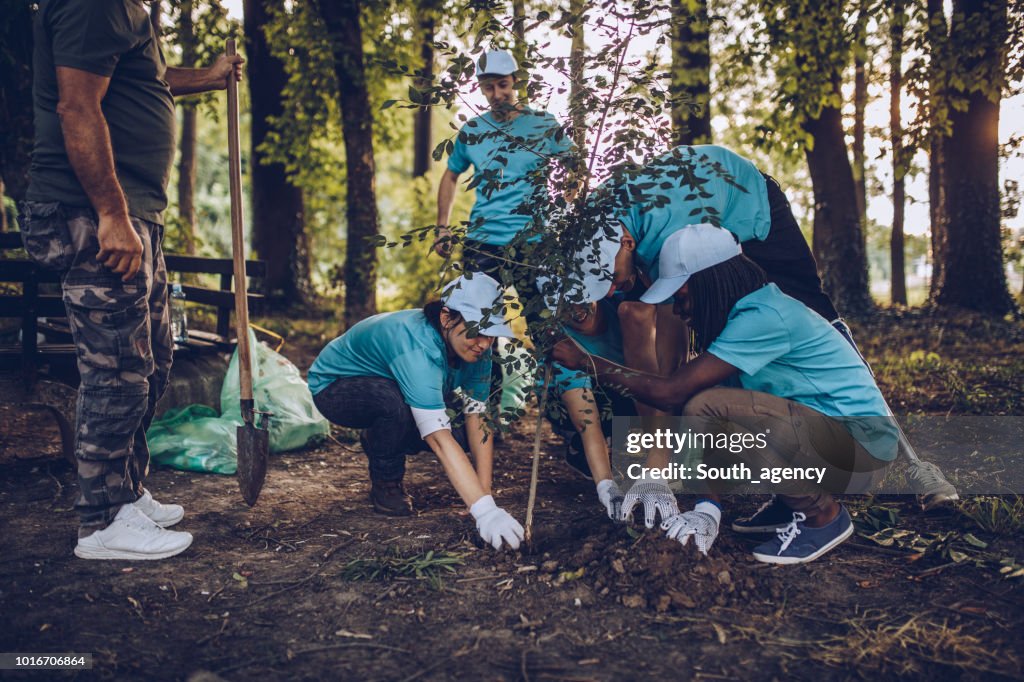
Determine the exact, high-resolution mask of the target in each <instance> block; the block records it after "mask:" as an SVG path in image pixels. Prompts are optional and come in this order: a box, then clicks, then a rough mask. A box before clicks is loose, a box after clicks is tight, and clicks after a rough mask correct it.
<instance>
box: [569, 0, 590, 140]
mask: <svg viewBox="0 0 1024 682" xmlns="http://www.w3.org/2000/svg"><path fill="white" fill-rule="evenodd" d="M586 9H587V6H586V3H585V2H584V0H570V2H569V13H570V14H571V15H572V16H573V21H572V26H571V30H572V47H571V48H570V51H569V117H570V119H571V120H572V139H573V142H575V143H576V147H577V148H578V149H579V150H580V154H581V155H582V156H583V157H584V158H585V157H586V147H587V111H586V105H587V103H586V99H585V97H584V94H583V93H584V84H585V83H586V72H585V71H586V47H587V44H586V36H585V34H584V31H585V30H586V28H585V25H584V23H583V13H584V12H585V11H586Z"/></svg>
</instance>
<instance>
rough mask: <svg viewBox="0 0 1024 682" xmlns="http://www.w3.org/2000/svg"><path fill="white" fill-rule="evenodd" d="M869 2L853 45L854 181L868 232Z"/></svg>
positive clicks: (862, 9)
mask: <svg viewBox="0 0 1024 682" xmlns="http://www.w3.org/2000/svg"><path fill="white" fill-rule="evenodd" d="M865 5H866V2H864V1H863V0H862V2H861V3H860V7H859V9H858V14H857V26H856V30H855V33H854V44H853V50H854V53H853V181H854V183H855V187H856V188H857V210H859V211H860V217H861V229H864V230H867V225H868V223H867V211H868V198H867V197H868V192H867V173H866V171H865V163H864V112H865V110H866V109H867V106H868V78H867V56H868V54H867V53H868V41H867V37H868V34H867V21H868V12H867V8H866V7H865Z"/></svg>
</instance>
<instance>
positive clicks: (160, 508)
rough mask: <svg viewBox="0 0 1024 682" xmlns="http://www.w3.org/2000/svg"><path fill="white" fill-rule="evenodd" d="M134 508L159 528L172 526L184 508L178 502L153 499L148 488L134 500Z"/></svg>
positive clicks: (179, 518) (179, 519)
mask: <svg viewBox="0 0 1024 682" xmlns="http://www.w3.org/2000/svg"><path fill="white" fill-rule="evenodd" d="M135 508H136V509H138V510H139V511H140V512H142V513H143V514H145V515H146V516H148V517H149V520H150V521H152V522H153V523H155V524H156V525H158V526H160V527H161V528H168V527H170V526H173V525H174V524H176V523H177V522H178V521H181V519H182V518H183V517H184V516H185V509H184V508H183V507H182V506H181V505H180V504H161V503H160V502H157V501H156V500H154V499H153V496H152V495H151V494H150V492H149V491H148V490H145V491H144V493H143V495H142V497H140V498H139V499H137V500H135Z"/></svg>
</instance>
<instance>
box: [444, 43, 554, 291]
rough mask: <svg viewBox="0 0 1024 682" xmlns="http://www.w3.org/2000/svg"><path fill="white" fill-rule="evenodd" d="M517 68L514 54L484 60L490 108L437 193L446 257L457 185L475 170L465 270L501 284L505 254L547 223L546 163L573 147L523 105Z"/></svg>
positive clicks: (480, 66) (474, 123)
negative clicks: (517, 239) (523, 236)
mask: <svg viewBox="0 0 1024 682" xmlns="http://www.w3.org/2000/svg"><path fill="white" fill-rule="evenodd" d="M518 70H519V69H518V65H517V64H516V60H515V58H514V57H513V56H512V55H511V54H510V53H509V52H508V51H507V50H491V51H489V52H486V53H485V54H484V55H483V56H481V58H480V59H479V61H478V62H477V65H476V76H477V82H478V84H479V87H480V91H481V92H482V93H483V95H484V97H485V98H486V99H487V104H488V106H489V110H488V111H486V112H484V113H483V114H481V115H479V116H476V117H474V118H472V119H470V120H469V121H467V122H466V124H465V125H464V126H463V127H462V129H461V130H460V131H459V134H458V136H457V137H456V140H455V147H454V149H453V150H452V153H451V156H449V158H448V168H447V169H446V170H445V172H444V175H443V176H442V177H441V183H440V186H439V187H438V192H437V224H438V225H439V226H440V227H439V229H438V234H437V239H436V240H435V242H434V250H435V251H436V252H437V253H438V254H439V255H442V256H447V255H448V253H449V252H450V249H451V236H452V233H451V230H449V229H448V227H447V226H448V224H449V219H450V217H451V210H452V202H453V201H454V199H455V190H456V184H457V182H458V179H459V176H460V175H461V174H462V173H464V172H465V171H466V170H468V169H469V167H470V166H472V167H473V179H472V181H471V182H470V187H473V188H475V190H476V201H475V203H474V204H473V210H472V212H471V213H470V218H469V226H468V229H467V233H466V237H465V240H464V241H463V259H464V266H465V267H464V270H465V271H466V272H470V271H478V272H484V273H487V274H489V275H491V276H493V277H495V278H496V279H499V280H500V279H501V278H500V276H499V275H498V271H499V270H500V269H502V266H503V265H505V266H506V269H507V265H508V264H507V262H506V260H505V255H504V253H503V251H504V248H505V247H506V246H507V245H508V244H509V243H510V242H511V241H512V240H513V239H514V238H515V237H516V235H518V234H520V233H521V232H523V231H524V230H527V229H530V228H539V227H540V225H538V224H537V223H536V221H542V220H543V212H541V211H538V210H537V207H538V206H546V205H547V204H548V199H547V175H548V174H547V172H546V168H545V166H546V164H547V163H548V161H549V160H550V159H551V158H552V157H554V156H555V155H557V154H561V153H563V152H566V151H568V150H569V149H571V147H572V142H571V141H570V139H569V138H568V136H566V135H565V132H564V130H563V129H562V126H561V124H559V122H558V120H557V119H555V117H554V116H552V115H551V114H548V113H547V112H543V111H535V110H533V109H531V108H529V107H527V106H525V105H523V104H522V103H520V102H519V101H518V94H517V92H516V84H517V82H518V80H517V74H518ZM516 279H517V280H518V279H520V278H516ZM523 279H525V278H523ZM519 293H520V295H525V292H523V291H520V292H519Z"/></svg>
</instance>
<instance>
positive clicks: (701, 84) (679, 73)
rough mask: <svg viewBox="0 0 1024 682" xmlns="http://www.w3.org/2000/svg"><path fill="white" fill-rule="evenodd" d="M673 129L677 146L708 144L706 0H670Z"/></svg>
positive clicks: (708, 67) (709, 56) (708, 44)
mask: <svg viewBox="0 0 1024 682" xmlns="http://www.w3.org/2000/svg"><path fill="white" fill-rule="evenodd" d="M671 93H672V129H673V137H674V138H675V143H676V144H703V143H708V142H711V108H710V103H711V38H710V32H709V23H708V3H707V0H672V85H671Z"/></svg>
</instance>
